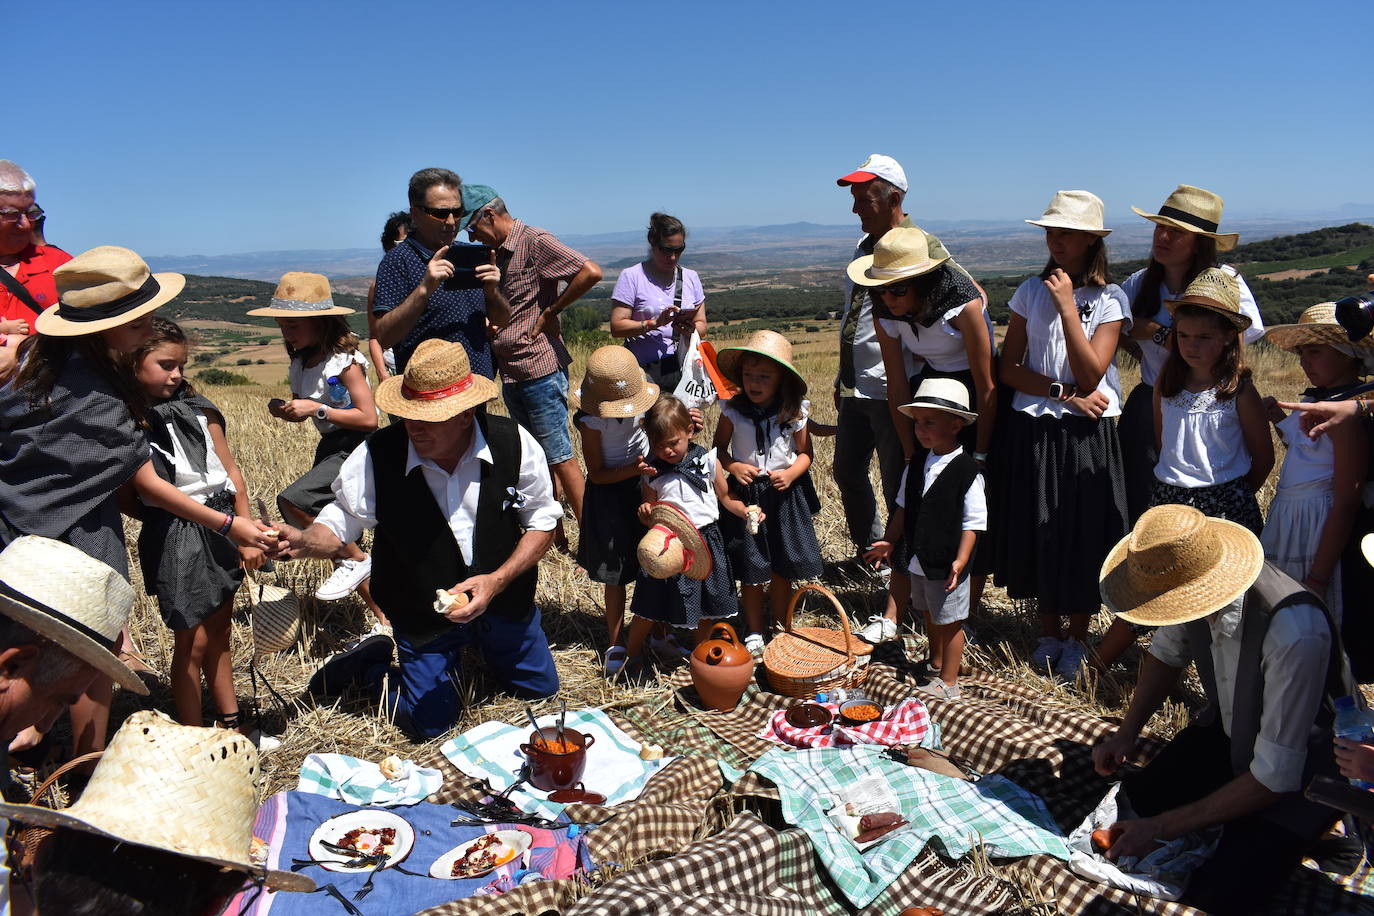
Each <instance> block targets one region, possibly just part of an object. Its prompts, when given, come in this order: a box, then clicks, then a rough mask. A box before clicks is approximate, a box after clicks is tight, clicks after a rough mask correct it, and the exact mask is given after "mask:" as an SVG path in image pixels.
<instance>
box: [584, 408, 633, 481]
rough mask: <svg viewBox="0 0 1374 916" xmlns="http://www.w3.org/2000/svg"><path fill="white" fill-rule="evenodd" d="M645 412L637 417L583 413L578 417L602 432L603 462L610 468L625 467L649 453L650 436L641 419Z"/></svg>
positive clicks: (588, 426) (586, 425)
mask: <svg viewBox="0 0 1374 916" xmlns="http://www.w3.org/2000/svg"><path fill="white" fill-rule="evenodd" d="M643 419H644V414H640V415H639V416H637V417H597V416H593V415H592V414H589V413H588V414H582V415H581V416H580V417H578V418H577V422H578V423H581V424H582V425H583V426H585V427H587V428H588V429H594V430H596V431H597V432H598V433H600V434H601V463H602V465H603V466H604V467H608V468H623V467H625V465H627V464H636V463H638V461H639V459H640V458H643V457H644V456H646V455H648V454H649V437H648V436H646V435H644V430H643V429H642V428H641V427H640V425H639V424H640V421H641V420H643Z"/></svg>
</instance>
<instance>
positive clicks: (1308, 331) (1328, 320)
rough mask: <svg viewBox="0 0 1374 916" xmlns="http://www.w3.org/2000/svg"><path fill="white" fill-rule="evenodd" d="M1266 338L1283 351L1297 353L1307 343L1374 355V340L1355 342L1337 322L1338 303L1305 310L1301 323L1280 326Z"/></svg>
mask: <svg viewBox="0 0 1374 916" xmlns="http://www.w3.org/2000/svg"><path fill="white" fill-rule="evenodd" d="M1264 339H1265V340H1267V341H1269V342H1270V343H1271V344H1273V345H1274V346H1276V347H1278V348H1280V349H1283V350H1293V349H1296V348H1298V347H1300V346H1302V345H1303V344H1335V345H1338V346H1342V347H1354V348H1356V349H1357V350H1364V351H1370V352H1374V340H1371V339H1370V338H1369V337H1365V338H1362V339H1361V340H1358V341H1354V342H1352V341H1351V340H1350V335H1349V334H1347V333H1345V328H1343V327H1341V326H1340V325H1339V324H1338V323H1337V322H1336V303H1334V302H1321V303H1318V304H1317V305H1314V306H1312V307H1310V308H1307V309H1304V310H1303V313H1302V315H1300V316H1299V317H1298V323H1297V324H1276V325H1274V326H1273V327H1271V328H1268V329H1266V330H1265V332H1264Z"/></svg>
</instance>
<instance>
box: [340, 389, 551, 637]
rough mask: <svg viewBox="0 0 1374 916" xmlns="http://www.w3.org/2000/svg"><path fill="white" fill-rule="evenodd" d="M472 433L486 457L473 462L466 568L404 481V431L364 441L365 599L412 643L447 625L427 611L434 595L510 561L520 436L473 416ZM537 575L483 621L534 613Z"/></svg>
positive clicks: (426, 493) (501, 599) (418, 483)
mask: <svg viewBox="0 0 1374 916" xmlns="http://www.w3.org/2000/svg"><path fill="white" fill-rule="evenodd" d="M476 422H477V426H478V428H479V429H481V430H482V435H483V436H485V437H486V440H487V445H488V447H489V448H490V449H491V458H492V460H491V463H490V464H488V463H487V462H485V461H483V462H481V467H482V470H481V483H480V488H479V490H478V495H477V518H476V524H475V525H474V530H473V538H472V553H473V556H472V562H471V563H470V564H469V563H464V562H463V556H462V554H461V553H460V552H459V550H458V544H457V542H456V541H454V539H453V531H452V530H451V529H450V528H449V526H448V519H447V518H445V517H444V513H443V512H442V511H441V510H440V508H439V505H438V504H437V503H436V502H435V501H434V494H433V493H431V492H430V490H429V486H428V485H427V484H426V483H425V476H424V471H423V470H421V469H420V468H419V467H416V468H415V469H414V470H413V471H411V472H410V473H409V474H406V472H405V470H406V456H407V452H408V448H407V446H408V445H409V441H410V440H409V439H407V438H406V434H405V424H403V423H393V424H392V425H390V426H388V427H386V428H385V429H381V430H378V431H377V432H376V433H374V434H373V435H372V437H371V438H370V439H368V441H367V448H368V450H369V451H370V452H371V453H372V477H373V481H374V484H375V487H376V494H377V527H376V529H375V531H374V532H373V542H372V597H373V598H374V599H375V600H376V602H377V604H378V605H380V606H381V607H382V609H383V610H385V611H386V614H387V617H389V618H390V619H391V623H392V626H394V627H395V629H396V632H397V633H400V634H402V635H404V636H405V637H406V638H407V639H409V640H411V641H412V642H415V643H423V642H428V641H429V640H431V639H433V638H435V637H437V636H439V635H440V634H441V633H444V632H445V631H447V630H448V629H449V628H451V627H453V626H455V624H452V623H449V621H448V620H447V619H445V618H444V616H443V615H441V614H438V613H436V612H435V610H434V592H435V590H437V589H441V588H443V589H447V588H452V587H453V586H454V585H456V584H457V583H459V582H461V581H462V580H464V579H466V578H468V576H471V575H478V574H481V573H490V572H493V571H495V570H496V569H497V568H498V567H500V565H501V564H502V563H504V562H506V560H507V559H509V558H510V555H511V554H512V553H513V552H514V551H515V545H516V543H517V542H519V540H520V538H521V536H522V535H523V534H524V531H523V529H522V528H521V527H520V520H519V517H518V515H517V514H516V506H515V497H514V496H513V495H512V494H513V493H514V492H515V491H516V487H517V484H518V482H519V476H520V457H521V447H520V431H519V427H517V426H516V425H515V421H513V420H511V419H509V418H507V417H499V416H485V415H484V414H483V413H482V412H480V411H479V412H478V414H477V420H476ZM537 569H538V568H537V567H530V569H529V571H527V572H526V573H525V574H524V575H522V576H520V577H518V578H517V579H515V580H513V581H512V582H511V583H510V585H509V586H508V587H507V588H506V589H505V591H503V592H501V593H500V594H499V595H497V596H496V597H495V598H494V599H493V600H492V602H491V605H490V606H489V607H488V608H487V610H486V613H488V614H496V615H498V616H501V617H507V618H511V619H515V620H524V619H527V618H528V617H529V615H530V614H531V613H532V611H533V608H534V587H535V582H536V580H537V579H538V571H537Z"/></svg>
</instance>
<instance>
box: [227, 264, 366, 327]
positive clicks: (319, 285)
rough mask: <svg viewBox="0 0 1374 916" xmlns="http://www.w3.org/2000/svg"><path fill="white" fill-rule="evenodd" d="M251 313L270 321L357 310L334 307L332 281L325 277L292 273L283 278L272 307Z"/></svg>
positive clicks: (322, 315) (249, 311)
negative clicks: (271, 319)
mask: <svg viewBox="0 0 1374 916" xmlns="http://www.w3.org/2000/svg"><path fill="white" fill-rule="evenodd" d="M248 314H250V315H254V316H265V317H267V318H324V317H326V316H328V315H352V314H353V310H352V309H350V308H344V307H343V306H342V305H335V304H334V293H333V292H332V291H331V290H330V288H329V278H328V277H326V276H325V275H324V274H312V273H305V272H304V271H299V270H292V271H288V272H286V273H284V274H282V275H281V279H280V280H278V281H277V291H276V292H274V293H273V294H272V304H271V305H269V306H267V307H265V308H260V309H249V310H248Z"/></svg>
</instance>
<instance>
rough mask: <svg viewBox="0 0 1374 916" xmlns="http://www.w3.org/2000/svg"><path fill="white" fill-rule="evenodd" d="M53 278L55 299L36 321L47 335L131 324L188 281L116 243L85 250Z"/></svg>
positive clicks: (77, 333) (172, 296) (69, 334)
mask: <svg viewBox="0 0 1374 916" xmlns="http://www.w3.org/2000/svg"><path fill="white" fill-rule="evenodd" d="M52 278H53V283H54V284H55V285H56V286H57V298H58V302H57V305H54V306H51V307H50V308H47V309H44V310H43V314H41V315H39V316H38V318H37V319H36V320H35V321H34V323H33V325H34V328H35V329H36V330H37V331H38V333H40V334H47V335H48V336H49V337H79V336H81V335H83V334H94V333H96V332H97V331H108V330H109V329H110V328H117V327H119V326H120V325H122V324H128V323H129V322H131V321H133V320H135V319H137V318H141V317H143V316H144V315H146V314H148V313H149V312H151V311H153V310H155V309H157V308H160V307H161V306H163V305H166V304H167V303H168V302H171V301H172V300H173V299H175V298H176V296H177V294H178V293H180V292H181V291H182V289H183V288H184V287H185V286H186V278H185V277H183V276H182V275H181V274H173V273H162V274H155V273H153V272H152V271H150V270H149V269H148V265H147V264H145V263H144V262H143V259H142V258H140V257H139V256H138V255H137V254H135V253H134V252H132V251H130V250H129V249H127V248H120V247H119V246H118V245H101V246H99V247H98V248H92V249H91V250H90V251H83V252H81V254H79V255H77V256H76V257H74V258H72V259H71V260H70V261H68V262H67V263H65V264H63V265H62V266H61V267H58V268H56V269H54V270H53V272H52Z"/></svg>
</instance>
